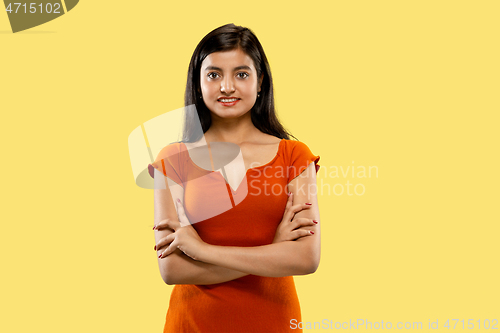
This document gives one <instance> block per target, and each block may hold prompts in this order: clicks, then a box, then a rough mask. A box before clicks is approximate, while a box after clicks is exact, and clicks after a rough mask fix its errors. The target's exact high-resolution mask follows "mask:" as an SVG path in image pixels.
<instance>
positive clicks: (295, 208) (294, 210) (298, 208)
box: [290, 203, 311, 214]
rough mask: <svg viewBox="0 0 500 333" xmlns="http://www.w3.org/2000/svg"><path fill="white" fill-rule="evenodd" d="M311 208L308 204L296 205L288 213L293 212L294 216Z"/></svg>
mask: <svg viewBox="0 0 500 333" xmlns="http://www.w3.org/2000/svg"><path fill="white" fill-rule="evenodd" d="M309 208H311V204H309V203H304V204H298V205H294V206H292V207H290V211H291V212H293V213H294V214H296V213H298V212H300V211H301V210H303V209H309Z"/></svg>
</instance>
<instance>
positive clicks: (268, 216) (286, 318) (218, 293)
mask: <svg viewBox="0 0 500 333" xmlns="http://www.w3.org/2000/svg"><path fill="white" fill-rule="evenodd" d="M319 159H320V157H319V156H316V155H314V154H312V152H311V151H310V149H309V148H308V147H307V145H305V144H304V143H302V142H300V141H294V140H286V139H282V140H281V141H280V143H279V148H278V152H277V154H276V156H275V157H274V159H273V160H272V161H270V162H269V163H267V164H264V165H262V166H259V167H256V168H250V169H248V170H247V172H246V177H245V178H243V180H242V181H241V183H240V184H239V186H238V187H237V188H236V189H233V188H231V186H229V185H228V183H227V182H226V180H225V179H224V177H223V176H222V174H221V173H220V172H218V171H208V170H205V169H202V168H200V167H199V166H197V165H196V164H195V163H194V162H193V161H192V160H191V158H190V156H189V153H188V150H187V148H186V146H185V145H184V143H182V142H176V143H173V144H170V145H168V146H166V147H165V148H163V149H162V151H161V152H160V153H159V154H158V157H157V158H156V160H155V162H154V163H153V165H152V166H153V167H155V168H156V169H158V170H159V171H161V172H162V173H163V174H164V175H166V176H167V177H169V178H170V179H172V180H173V181H175V182H176V183H177V184H179V185H181V186H182V187H183V188H184V209H185V212H186V216H187V217H188V219H189V221H190V222H191V223H192V225H193V228H194V229H195V230H196V231H197V232H198V234H199V236H200V237H201V239H203V241H205V242H206V243H209V244H213V245H222V246H240V247H250V246H260V245H266V244H271V243H272V241H273V239H274V235H275V233H276V229H277V227H278V225H279V223H280V222H281V219H282V218H283V213H284V211H285V205H286V202H287V199H288V196H287V184H288V183H290V181H291V180H293V179H294V178H295V177H297V176H298V175H299V174H300V173H301V172H302V171H303V170H304V169H305V168H307V167H308V166H309V164H310V163H312V162H314V163H315V167H316V172H317V171H318V170H319V165H318V164H317V162H318V161H319ZM292 319H295V320H296V321H294V322H300V321H301V313H300V305H299V300H298V297H297V293H296V290H295V284H294V281H293V277H292V276H288V277H280V278H274V277H262V276H256V275H247V276H244V277H242V278H239V279H235V280H232V281H228V282H224V283H219V284H212V285H175V286H174V288H173V290H172V293H171V297H170V303H169V308H168V311H167V315H166V320H165V326H164V331H163V332H164V333H167V332H168V333H171V332H172V333H182V332H189V333H195V332H203V333H210V332H217V333H223V332H231V333H232V332H235V333H240V332H241V333H242V332H252V333H256V332H273V333H274V332H300V331H301V330H299V329H292V328H291V326H292V325H291V320H292ZM292 327H296V326H292Z"/></svg>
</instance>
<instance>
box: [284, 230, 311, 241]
mask: <svg viewBox="0 0 500 333" xmlns="http://www.w3.org/2000/svg"><path fill="white" fill-rule="evenodd" d="M312 235H314V231H310V230H306V229H297V230H294V231H292V232H291V233H290V237H291V238H292V240H296V239H299V238H302V237H307V236H312Z"/></svg>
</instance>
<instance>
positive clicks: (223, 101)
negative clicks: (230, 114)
mask: <svg viewBox="0 0 500 333" xmlns="http://www.w3.org/2000/svg"><path fill="white" fill-rule="evenodd" d="M237 100H238V99H237V98H231V99H224V98H222V99H219V101H221V102H222V103H230V102H234V101H237Z"/></svg>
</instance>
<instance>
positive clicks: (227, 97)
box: [217, 96, 241, 101]
mask: <svg viewBox="0 0 500 333" xmlns="http://www.w3.org/2000/svg"><path fill="white" fill-rule="evenodd" d="M232 98H237V99H238V100H240V99H241V98H239V97H235V96H219V97H217V101H219V99H232Z"/></svg>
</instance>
